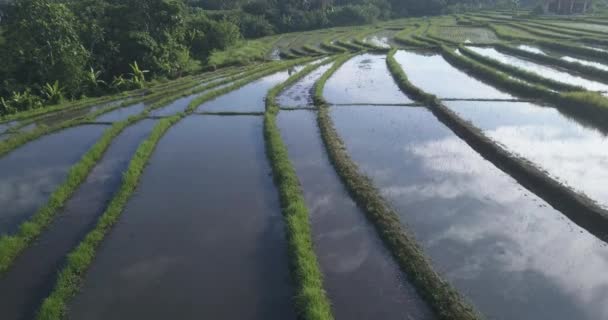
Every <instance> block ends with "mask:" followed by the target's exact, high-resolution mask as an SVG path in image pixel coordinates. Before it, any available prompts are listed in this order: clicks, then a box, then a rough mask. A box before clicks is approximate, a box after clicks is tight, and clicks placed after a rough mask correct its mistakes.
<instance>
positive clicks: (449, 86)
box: [395, 50, 513, 99]
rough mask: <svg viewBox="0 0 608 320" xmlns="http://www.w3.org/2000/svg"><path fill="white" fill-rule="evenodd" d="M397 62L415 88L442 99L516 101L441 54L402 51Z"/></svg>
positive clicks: (397, 57)
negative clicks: (455, 65) (461, 68)
mask: <svg viewBox="0 0 608 320" xmlns="http://www.w3.org/2000/svg"><path fill="white" fill-rule="evenodd" d="M395 59H396V60H397V62H399V64H400V65H401V67H402V68H403V71H405V73H406V75H407V76H408V78H409V80H410V81H411V82H412V83H413V84H414V85H415V86H417V87H418V88H420V89H422V90H424V91H426V92H428V93H431V94H434V95H436V96H438V97H440V98H452V99H454V98H457V99H513V96H511V95H509V94H507V93H504V92H501V91H499V90H498V89H496V88H494V87H491V86H489V85H487V84H485V83H483V82H481V81H479V80H477V79H475V78H473V77H470V76H469V75H467V74H466V73H464V72H462V71H460V70H458V69H456V68H454V67H452V65H450V64H449V63H448V62H447V61H445V59H443V57H442V56H441V55H440V54H423V53H415V52H411V51H404V50H399V51H397V53H396V54H395Z"/></svg>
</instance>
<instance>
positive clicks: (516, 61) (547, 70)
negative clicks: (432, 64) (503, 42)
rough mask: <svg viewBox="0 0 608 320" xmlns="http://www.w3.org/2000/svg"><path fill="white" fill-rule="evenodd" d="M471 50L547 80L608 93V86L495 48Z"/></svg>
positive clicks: (473, 48) (471, 48)
mask: <svg viewBox="0 0 608 320" xmlns="http://www.w3.org/2000/svg"><path fill="white" fill-rule="evenodd" d="M469 49H470V50H473V51H475V52H477V53H479V54H482V55H484V56H486V57H490V58H492V59H495V60H498V61H500V62H502V63H504V64H508V65H511V66H514V67H518V68H522V69H525V70H527V71H530V72H534V73H536V74H538V75H540V76H543V77H546V78H550V79H553V80H556V81H560V82H563V83H567V84H570V85H575V86H581V87H583V88H585V89H587V90H592V91H608V85H606V84H603V83H600V82H596V81H591V80H587V79H584V78H581V77H579V76H575V75H571V74H569V73H567V72H563V71H559V70H557V69H554V68H551V67H547V66H544V65H540V64H537V63H533V62H530V61H528V60H524V59H520V58H517V57H514V56H510V55H506V54H504V53H502V52H499V51H497V50H496V49H494V48H479V47H469Z"/></svg>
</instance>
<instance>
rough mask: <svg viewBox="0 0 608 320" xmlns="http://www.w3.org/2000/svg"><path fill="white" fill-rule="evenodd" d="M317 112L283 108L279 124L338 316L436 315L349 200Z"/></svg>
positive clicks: (394, 316) (336, 315)
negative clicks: (327, 146) (307, 211)
mask: <svg viewBox="0 0 608 320" xmlns="http://www.w3.org/2000/svg"><path fill="white" fill-rule="evenodd" d="M315 117H316V114H315V113H314V112H312V111H307V110H299V111H289V112H281V113H280V115H279V117H278V124H279V127H280V128H281V132H282V136H283V139H284V141H285V143H286V144H287V147H288V149H289V154H290V158H291V161H292V163H293V164H294V167H295V168H296V172H297V174H298V177H299V179H300V182H301V183H302V189H303V191H304V197H305V199H306V204H307V206H308V208H309V211H310V218H311V224H312V230H313V241H314V246H315V251H316V254H317V256H318V257H319V262H320V264H321V270H322V272H323V276H324V287H325V289H326V290H327V291H328V294H329V298H330V299H331V302H332V306H333V311H334V316H335V317H336V319H419V320H422V319H432V316H431V312H430V310H428V308H427V307H426V305H425V304H424V302H422V300H421V299H420V297H419V296H418V295H417V294H416V292H415V291H414V288H413V287H412V286H411V285H410V284H409V283H408V282H407V279H406V278H405V277H404V276H403V274H402V273H401V272H400V271H399V268H398V266H397V264H396V263H395V262H394V261H393V258H392V256H391V255H390V253H389V252H388V251H387V250H386V249H385V248H384V246H383V243H382V241H381V240H380V239H379V237H378V235H377V233H376V231H375V229H374V228H373V226H371V225H370V224H369V223H368V222H367V220H366V218H365V213H363V212H362V211H361V210H360V209H359V208H358V207H357V206H356V205H355V203H354V202H353V201H352V200H351V198H350V196H349V195H348V193H347V191H346V189H345V188H344V186H343V185H342V183H341V182H340V178H339V177H338V176H337V175H336V173H335V171H334V169H333V167H332V165H331V163H330V162H329V159H328V158H327V154H326V152H325V148H324V146H323V142H322V141H321V137H320V136H319V131H318V129H317V124H316V121H315Z"/></svg>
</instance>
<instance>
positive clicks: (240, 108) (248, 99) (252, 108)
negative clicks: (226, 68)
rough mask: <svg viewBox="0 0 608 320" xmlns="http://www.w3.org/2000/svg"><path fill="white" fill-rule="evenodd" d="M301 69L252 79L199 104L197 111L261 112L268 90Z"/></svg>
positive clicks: (296, 68)
mask: <svg viewBox="0 0 608 320" xmlns="http://www.w3.org/2000/svg"><path fill="white" fill-rule="evenodd" d="M300 70H302V67H301V66H300V67H293V68H290V69H289V70H287V71H281V72H277V73H275V74H271V75H269V76H266V77H263V78H261V79H258V80H256V81H253V82H251V83H249V84H247V85H245V86H243V87H241V88H239V89H237V90H234V91H231V92H229V93H227V94H224V95H222V96H219V97H217V98H215V99H213V100H211V101H208V102H206V103H204V104H203V105H201V106H200V107H199V108H198V110H197V111H199V112H223V111H233V112H262V111H264V110H265V109H266V105H265V101H266V100H265V99H266V95H267V94H268V91H269V90H270V89H272V88H273V87H275V86H276V85H278V84H280V83H281V82H284V81H285V80H287V78H289V77H290V76H291V75H292V74H294V73H296V72H298V71H300Z"/></svg>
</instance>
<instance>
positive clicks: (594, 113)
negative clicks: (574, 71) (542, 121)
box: [441, 46, 608, 131]
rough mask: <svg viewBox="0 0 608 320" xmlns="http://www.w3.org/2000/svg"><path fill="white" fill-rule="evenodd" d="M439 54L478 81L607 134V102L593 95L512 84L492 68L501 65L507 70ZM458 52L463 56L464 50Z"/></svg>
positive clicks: (447, 53) (449, 53) (447, 52)
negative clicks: (548, 106)
mask: <svg viewBox="0 0 608 320" xmlns="http://www.w3.org/2000/svg"><path fill="white" fill-rule="evenodd" d="M441 51H442V54H443V56H444V58H445V59H446V60H447V61H448V62H450V63H451V64H453V65H454V66H456V67H457V68H459V69H461V70H463V71H465V72H467V73H469V74H471V75H473V76H475V77H477V78H479V79H481V80H484V81H487V82H489V83H491V84H492V85H494V86H496V87H499V88H502V89H505V90H507V91H509V92H512V93H514V94H516V95H519V96H522V97H526V98H532V99H542V100H544V101H547V102H549V103H551V104H553V105H554V106H555V107H556V108H558V109H559V110H561V111H562V112H564V113H567V114H570V115H572V116H574V117H578V118H579V119H582V120H584V121H586V122H588V123H589V124H592V125H594V126H596V127H597V128H598V129H600V130H602V131H607V130H608V98H606V97H604V96H602V95H601V94H599V93H597V92H590V91H585V90H579V91H571V92H561V93H560V92H552V91H550V90H548V89H547V88H545V87H542V86H539V85H535V84H528V83H524V82H521V81H518V80H514V79H512V78H510V77H509V76H508V75H507V74H505V73H502V72H499V71H497V70H496V69H495V68H494V66H495V65H497V66H498V64H500V65H501V66H500V68H501V69H502V70H508V67H505V66H504V65H503V64H502V63H500V62H497V61H494V62H491V63H488V64H487V65H485V64H482V63H481V62H478V61H475V60H473V59H470V58H467V57H466V56H462V55H458V54H456V53H454V52H453V51H452V50H450V49H448V48H447V47H444V46H442V47H441ZM462 52H463V53H467V51H466V48H464V49H463V51H462ZM480 61H485V60H480Z"/></svg>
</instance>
